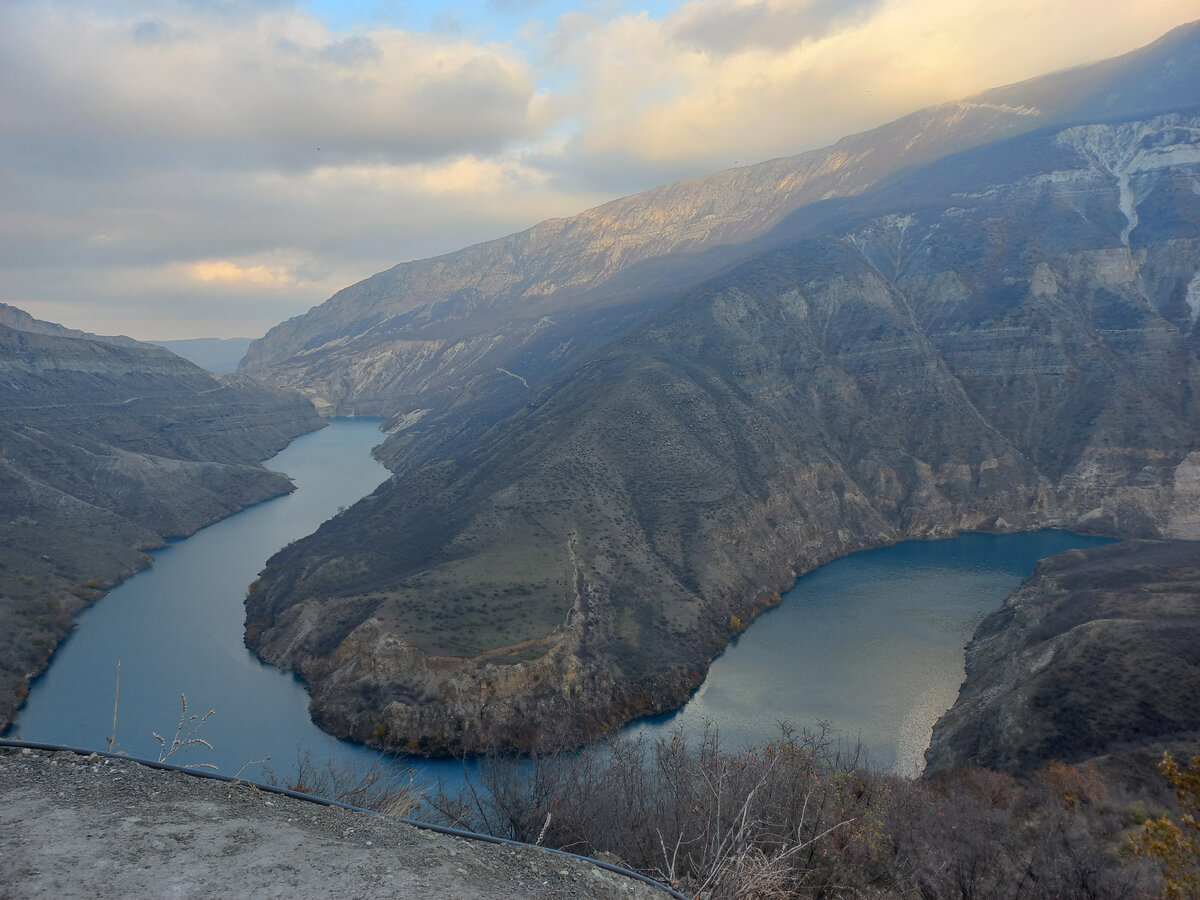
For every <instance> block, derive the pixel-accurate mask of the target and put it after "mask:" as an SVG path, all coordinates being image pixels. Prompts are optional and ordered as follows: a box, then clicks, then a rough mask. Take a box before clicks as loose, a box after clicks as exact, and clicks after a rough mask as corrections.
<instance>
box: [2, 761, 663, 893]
mask: <svg viewBox="0 0 1200 900" xmlns="http://www.w3.org/2000/svg"><path fill="white" fill-rule="evenodd" d="M101 896H106V897H202V896H203V897H356V898H358V897H389V898H400V900H405V898H422V900H425V898H445V900H451V898H461V900H468V898H470V900H475V898H489V900H493V898H494V900H517V898H521V900H525V898H529V900H533V898H538V900H543V898H560V900H572V898H574V900H583V898H588V900H610V898H611V900H617V898H621V900H635V898H657V897H668V896H670V893H669V892H667V891H665V890H662V891H660V890H658V889H656V888H654V887H653V886H651V885H649V884H647V883H645V882H642V881H638V880H635V879H633V878H630V877H626V876H623V875H620V874H617V873H615V872H612V871H609V870H606V869H603V868H601V867H599V866H596V865H593V864H591V863H589V862H587V861H585V860H581V859H576V858H574V857H569V856H565V855H562V854H558V853H554V852H551V851H548V850H543V849H539V848H536V847H529V846H510V845H500V844H492V843H484V842H481V841H476V840H467V839H464V838H460V837H454V836H450V835H444V834H440V833H437V832H434V831H429V830H423V829H419V828H415V827H413V826H411V825H406V824H404V823H402V822H400V821H398V820H396V819H394V818H391V817H388V816H384V815H380V814H375V813H368V812H361V811H356V810H349V809H344V808H341V807H334V806H323V805H320V804H318V803H314V802H311V801H306V800H300V799H296V798H294V797H290V796H285V795H281V794H275V793H269V792H266V791H261V790H259V789H257V788H255V787H253V786H251V785H247V784H241V783H230V782H224V781H218V780H213V779H208V778H200V777H196V776H194V775H189V774H185V773H180V772H171V771H163V770H158V769H153V768H150V767H147V766H142V765H139V764H137V763H135V762H133V761H126V760H119V759H112V758H104V757H100V756H91V757H85V756H82V755H79V754H75V753H70V752H57V753H49V752H44V751H41V750H32V749H28V748H20V749H18V748H0V898H5V900H7V898H34V897H55V898H59V897H101Z"/></svg>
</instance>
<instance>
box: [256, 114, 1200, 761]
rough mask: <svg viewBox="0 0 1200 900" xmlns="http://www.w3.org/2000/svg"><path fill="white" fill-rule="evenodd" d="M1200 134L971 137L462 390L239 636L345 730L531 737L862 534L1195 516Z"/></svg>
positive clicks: (386, 739) (641, 704)
mask: <svg viewBox="0 0 1200 900" xmlns="http://www.w3.org/2000/svg"><path fill="white" fill-rule="evenodd" d="M1197 147H1200V120H1198V119H1197V118H1196V116H1195V115H1183V114H1171V115H1166V116H1156V117H1150V118H1147V119H1142V120H1135V121H1129V122H1124V123H1107V124H1104V125H1092V126H1087V127H1084V128H1079V127H1073V128H1071V129H1067V130H1064V131H1061V132H1057V133H1055V132H1043V133H1038V134H1034V135H1030V136H1027V137H1024V138H1019V139H1014V140H1011V141H1008V142H1005V143H1003V144H998V145H996V146H994V147H988V148H983V149H980V150H976V151H972V152H971V153H966V154H960V155H958V156H956V157H951V158H949V159H947V160H944V161H943V162H941V163H939V164H936V165H933V166H930V167H928V168H926V169H923V170H918V171H916V172H914V173H911V174H910V175H909V176H907V177H906V178H905V179H902V180H898V181H895V182H892V183H891V184H890V185H889V186H888V187H887V188H886V189H883V190H879V191H877V192H875V193H873V194H870V195H864V196H862V197H859V198H855V199H853V200H848V201H840V202H836V203H834V202H830V203H826V204H822V205H820V206H819V207H814V208H812V212H811V215H808V216H805V217H793V218H792V219H791V220H789V221H787V222H785V223H783V224H782V225H780V226H779V228H778V229H777V230H776V231H775V232H774V233H773V236H772V239H771V241H769V242H768V244H770V247H771V248H770V249H767V250H764V251H763V252H761V253H760V254H759V255H758V256H756V257H754V258H753V259H751V260H749V261H747V262H745V263H744V264H742V265H738V266H735V267H733V268H730V269H729V270H728V271H727V272H725V273H724V274H722V275H720V276H719V277H716V278H713V279H710V280H709V281H706V282H704V283H703V284H701V285H698V286H696V287H694V288H693V289H691V290H688V291H686V292H684V293H683V294H682V295H680V296H679V297H678V298H676V299H674V300H672V301H670V302H664V303H663V304H662V305H661V307H660V308H657V309H656V311H655V312H654V314H653V315H650V316H647V317H646V318H645V319H644V321H643V322H642V324H641V325H640V326H639V327H638V328H637V329H636V330H634V331H633V332H631V333H620V334H618V335H617V336H616V337H614V338H613V339H612V340H610V341H609V342H608V343H607V344H605V345H603V346H602V347H595V348H593V350H592V351H590V352H589V354H588V355H587V357H586V359H584V360H582V361H578V362H577V363H576V364H574V365H570V366H566V367H565V368H564V369H562V370H561V371H559V372H558V373H557V374H555V375H553V377H551V376H545V377H541V378H528V377H522V378H518V377H515V376H516V375H519V374H521V373H520V372H518V371H517V370H515V369H514V370H512V371H510V372H508V373H500V374H498V375H497V376H496V377H495V378H493V379H485V380H478V381H475V382H472V383H471V384H470V385H469V386H467V387H466V388H464V389H463V390H462V391H461V393H460V394H458V395H457V397H456V400H455V403H454V404H453V405H452V406H450V407H449V408H445V409H440V410H439V409H434V408H432V407H431V409H430V410H429V411H427V412H426V414H424V415H422V416H420V417H416V418H411V419H409V420H407V421H405V422H397V423H396V432H395V434H394V435H393V436H392V438H391V439H390V440H389V441H388V443H387V444H386V445H385V447H384V448H383V450H382V452H383V453H384V455H385V457H386V458H387V459H388V461H389V465H391V466H392V468H393V470H394V471H395V472H396V473H397V476H396V478H394V479H393V480H392V482H390V483H389V484H388V485H387V486H386V487H385V488H383V489H381V490H380V491H377V492H376V493H375V494H374V495H373V496H372V497H371V498H368V499H367V500H365V501H363V502H362V503H360V504H358V505H356V506H355V507H354V508H352V509H351V510H350V511H348V513H347V514H346V515H344V516H341V517H338V518H337V519H335V520H333V521H331V522H329V523H326V525H324V526H323V527H322V529H321V530H320V531H319V532H318V533H317V534H316V535H315V536H314V537H313V538H310V539H307V540H305V541H301V542H298V543H297V544H295V545H293V546H292V547H289V548H287V549H286V550H284V551H282V552H281V553H280V554H279V555H277V556H276V557H275V558H274V559H273V560H272V561H271V564H270V566H269V567H268V569H267V571H266V572H265V573H264V577H263V579H262V581H261V582H260V583H259V584H258V585H257V586H256V587H255V589H254V590H253V591H252V592H251V594H250V596H249V598H248V601H247V622H248V629H247V637H248V641H249V643H250V645H251V646H252V647H254V648H256V649H257V650H258V652H259V653H260V654H261V655H262V656H263V657H264V658H265V659H267V660H269V661H272V662H275V663H277V664H279V665H282V666H285V667H288V668H292V669H294V670H295V671H298V672H300V673H301V674H302V675H303V676H304V677H305V678H306V679H307V680H308V682H309V685H310V687H311V690H312V693H313V698H314V699H313V704H314V712H315V715H316V716H317V718H318V720H319V721H320V722H321V723H322V724H323V725H324V726H325V727H328V728H330V729H331V730H333V731H335V732H336V733H339V734H344V735H348V736H353V737H354V738H356V739H358V740H366V741H368V742H372V743H378V744H380V745H383V746H392V747H398V748H405V749H407V748H411V747H416V748H418V749H421V750H425V751H427V752H441V751H444V750H446V749H456V750H457V749H466V750H470V749H472V748H474V747H475V746H476V742H477V740H478V738H479V737H481V736H482V737H483V738H484V739H485V740H486V739H488V738H489V737H495V738H496V739H497V740H499V741H500V743H501V745H502V746H510V747H525V746H528V743H529V739H528V734H527V731H528V729H530V728H533V729H545V730H548V731H550V732H553V733H561V732H563V731H565V732H566V733H567V734H568V735H569V737H566V738H564V740H579V739H581V738H583V737H587V736H590V735H593V734H595V733H596V732H597V730H598V729H599V728H600V727H601V726H602V725H603V724H604V723H606V722H612V721H620V720H623V719H625V718H629V717H631V716H635V715H638V714H641V713H644V712H652V711H658V710H660V709H665V708H670V707H671V706H673V705H675V704H677V703H679V702H681V701H682V699H683V698H684V697H685V696H686V695H687V692H688V691H689V690H690V688H691V687H692V686H693V685H694V684H695V683H697V682H698V680H699V678H700V677H701V676H702V674H703V672H704V671H705V669H706V667H707V665H708V662H709V661H710V660H711V658H712V656H713V655H714V654H715V653H716V652H718V651H719V649H720V648H721V647H722V646H723V644H724V641H725V640H726V638H727V636H728V635H729V634H730V633H731V632H734V631H736V630H737V629H738V628H740V627H743V626H744V625H745V624H746V623H748V622H749V620H750V619H752V618H753V617H754V615H756V614H757V612H758V611H760V610H761V609H762V608H764V605H766V604H769V603H770V602H772V601H773V598H775V597H777V596H778V593H779V591H780V590H782V589H786V588H787V587H788V586H790V584H791V583H792V581H793V580H794V579H795V577H796V576H797V575H798V574H801V573H803V572H805V571H807V570H809V569H811V568H813V567H814V566H816V565H819V564H821V563H822V562H825V561H828V560H830V559H832V558H834V557H836V556H840V555H843V554H845V553H849V552H851V551H854V550H857V549H862V548H864V547H869V546H878V545H880V544H885V543H889V542H892V541H896V540H901V539H904V538H907V537H918V536H921V537H924V536H939V535H949V534H953V533H955V532H956V531H959V530H967V529H974V530H998V531H1006V530H1018V529H1030V528H1039V527H1048V526H1060V527H1068V528H1074V529H1078V530H1086V531H1093V532H1097V533H1105V534H1114V535H1123V536H1132V537H1183V536H1187V535H1190V534H1193V533H1194V529H1195V527H1196V524H1195V517H1196V512H1195V507H1194V505H1193V501H1194V497H1195V491H1196V466H1197V462H1196V456H1195V454H1196V448H1197V447H1198V446H1200V440H1198V439H1200V407H1198V406H1197V403H1196V400H1195V399H1194V397H1193V385H1194V384H1198V383H1200V369H1198V366H1200V361H1198V359H1200V358H1198V355H1197V349H1198V346H1200V345H1198V344H1197V341H1198V340H1200V336H1198V332H1197V328H1196V323H1195V320H1194V318H1193V316H1192V313H1191V309H1190V307H1189V305H1188V304H1187V302H1186V297H1187V296H1188V294H1187V291H1188V289H1189V287H1188V286H1189V285H1190V284H1191V283H1192V281H1193V280H1194V278H1195V277H1196V273H1197V272H1198V271H1200V239H1198V238H1197V232H1196V229H1195V225H1194V223H1195V222H1197V221H1200V192H1198V191H1197V189H1196V185H1197V184H1200V153H1198V152H1197ZM503 722H508V723H510V724H508V725H498V724H497V723H503Z"/></svg>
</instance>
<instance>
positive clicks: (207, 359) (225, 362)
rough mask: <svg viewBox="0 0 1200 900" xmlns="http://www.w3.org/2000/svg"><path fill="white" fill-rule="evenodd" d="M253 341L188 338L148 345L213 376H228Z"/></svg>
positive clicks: (155, 342)
mask: <svg viewBox="0 0 1200 900" xmlns="http://www.w3.org/2000/svg"><path fill="white" fill-rule="evenodd" d="M253 340H254V338H189V339H186V340H180V341H149V342H148V343H151V344H154V345H156V346H158V347H165V348H166V349H168V350H170V351H171V352H172V353H174V354H175V355H176V356H182V357H183V358H184V359H186V360H189V361H191V362H194V363H195V364H196V365H198V366H200V368H202V369H207V370H208V371H210V372H212V373H213V374H214V375H228V374H229V373H230V372H235V371H237V367H238V363H240V362H241V361H242V357H243V356H245V355H246V348H247V347H249V346H250V342H251V341H253Z"/></svg>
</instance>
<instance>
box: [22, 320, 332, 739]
mask: <svg viewBox="0 0 1200 900" xmlns="http://www.w3.org/2000/svg"><path fill="white" fill-rule="evenodd" d="M10 310H11V308H10ZM17 312H19V311H17ZM8 320H9V321H20V322H23V320H21V319H20V317H16V316H13V315H10V316H9V317H8ZM31 321H34V322H36V320H31ZM37 324H38V327H37V330H35V331H26V330H16V329H13V328H9V327H6V326H3V325H0V620H2V627H0V635H3V638H2V641H3V647H2V648H0V725H6V724H7V723H8V722H9V721H10V720H11V717H12V715H13V713H14V712H15V710H16V707H17V705H18V704H19V703H20V700H21V698H22V697H23V695H24V691H25V689H26V687H27V685H28V679H29V678H30V677H31V676H33V675H34V674H36V673H37V672H39V671H40V670H41V669H42V668H43V667H44V666H45V665H46V662H47V660H48V658H49V656H50V653H51V652H52V651H53V649H54V647H55V646H56V645H57V643H58V641H59V640H60V639H61V638H62V637H63V635H65V634H66V632H67V630H68V629H69V628H70V626H71V624H72V622H73V616H74V615H75V613H77V612H78V611H79V609H81V608H82V607H83V606H84V605H86V604H87V603H89V602H92V601H94V600H95V599H96V598H97V597H99V596H100V594H101V593H102V592H103V591H104V590H106V589H108V588H110V587H112V586H113V585H114V584H115V583H116V582H118V581H120V580H121V579H123V578H125V577H127V576H129V575H130V574H132V573H133V572H135V571H137V570H138V569H140V568H142V567H144V566H145V565H147V564H148V563H149V557H148V556H147V555H146V554H145V553H144V552H143V551H144V550H145V549H147V548H150V547H156V546H161V545H162V543H163V539H164V537H166V536H171V535H183V534H190V533H192V532H194V531H196V530H197V529H198V528H200V527H202V526H203V525H206V524H208V523H209V522H212V521H214V520H216V519H219V518H221V517H223V516H227V515H229V514H230V513H233V512H236V511H237V510H239V509H241V508H242V507H244V506H246V505H248V504H251V503H257V502H259V501H262V500H265V499H267V498H269V497H273V496H276V495H278V494H281V493H285V492H286V491H288V490H290V489H291V482H290V481H289V480H288V479H287V477H286V476H283V475H280V474H277V473H274V472H269V471H268V470H266V469H265V468H263V467H262V466H261V465H259V460H262V459H265V458H266V457H268V456H270V455H272V454H273V453H274V452H276V451H277V450H279V449H281V448H282V447H283V446H284V445H286V444H287V442H288V441H289V440H291V438H293V437H294V436H296V435H297V434H300V433H302V432H304V431H309V430H311V429H313V428H316V427H320V424H321V420H320V419H319V418H318V417H317V416H316V413H315V411H314V410H313V408H312V405H311V404H310V403H309V402H308V401H307V400H305V399H304V398H303V397H301V396H299V395H298V394H294V393H290V392H284V391H279V390H277V389H272V388H265V387H263V386H262V385H259V384H256V383H254V382H252V381H250V380H249V379H247V378H245V377H244V376H237V377H233V378H230V379H226V380H223V381H219V380H217V379H215V378H213V377H212V376H211V375H209V374H208V373H207V372H205V371H203V370H202V369H200V368H198V367H197V366H195V365H193V364H191V363H189V362H186V361H185V360H182V359H180V358H179V357H177V356H175V355H173V354H171V353H169V352H167V351H166V350H162V349H160V348H157V347H151V346H149V345H144V344H138V343H137V342H135V341H131V340H129V339H124V340H123V341H117V342H115V343H114V342H110V341H109V339H102V340H93V339H90V338H86V337H78V336H76V335H75V333H73V332H71V331H70V330H68V329H62V328H61V327H60V326H55V325H52V324H50V323H37Z"/></svg>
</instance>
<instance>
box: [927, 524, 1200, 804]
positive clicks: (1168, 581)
mask: <svg viewBox="0 0 1200 900" xmlns="http://www.w3.org/2000/svg"><path fill="white" fill-rule="evenodd" d="M1198 743H1200V544H1197V543H1190V542H1189V543H1180V542H1152V541H1130V542H1124V543H1120V544H1111V545H1108V546H1105V547H1095V548H1091V549H1088V550H1072V551H1068V552H1067V553H1061V554H1059V555H1057V556H1053V557H1050V558H1049V559H1045V560H1042V562H1040V563H1039V564H1038V566H1037V569H1036V570H1035V571H1034V573H1033V575H1032V576H1031V577H1030V578H1029V579H1028V580H1027V581H1026V582H1025V583H1024V584H1023V585H1022V586H1021V587H1020V589H1018V590H1017V591H1016V592H1015V593H1014V594H1013V595H1012V596H1011V597H1009V599H1008V600H1007V601H1006V602H1005V604H1004V606H1003V607H1002V608H1001V609H999V610H997V611H996V612H994V613H992V614H991V615H990V616H988V617H987V618H986V619H985V620H984V621H983V622H982V623H981V624H980V626H979V628H978V629H977V630H976V632H975V635H974V637H973V638H972V640H971V643H970V645H969V646H968V648H967V680H966V682H965V683H964V684H963V686H962V690H961V691H960V693H959V696H958V700H957V701H956V702H955V704H954V706H953V707H952V708H951V709H950V710H949V711H948V712H947V713H946V714H945V715H944V716H943V717H942V718H941V720H939V721H938V723H937V725H936V726H935V727H934V730H933V740H932V743H931V744H930V748H929V750H928V751H927V753H926V759H927V761H928V766H927V770H926V771H927V774H930V775H938V774H945V773H947V772H950V771H952V770H953V769H954V768H956V767H959V766H965V765H975V766H986V767H988V768H992V769H998V770H1001V771H1007V772H1013V773H1020V774H1029V773H1032V772H1034V771H1036V770H1037V769H1039V768H1041V767H1042V766H1044V765H1046V764H1047V763H1048V762H1049V761H1050V760H1059V761H1062V762H1068V763H1081V762H1085V761H1087V760H1095V761H1096V762H1097V763H1098V764H1099V765H1100V767H1101V768H1102V769H1103V770H1104V771H1105V772H1106V773H1107V774H1109V775H1110V777H1112V778H1113V779H1114V780H1116V781H1118V782H1128V781H1129V780H1130V778H1131V777H1142V776H1144V773H1145V772H1152V771H1153V763H1154V762H1156V761H1157V760H1158V759H1161V757H1162V752H1163V750H1164V749H1166V750H1173V751H1175V752H1176V753H1177V754H1181V755H1183V756H1187V755H1190V754H1191V753H1194V752H1195V748H1196V746H1197V744H1198ZM1180 748H1183V749H1182V753H1181V750H1180ZM1134 760H1136V761H1137V762H1139V763H1145V762H1149V765H1131V762H1133V761H1134Z"/></svg>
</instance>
